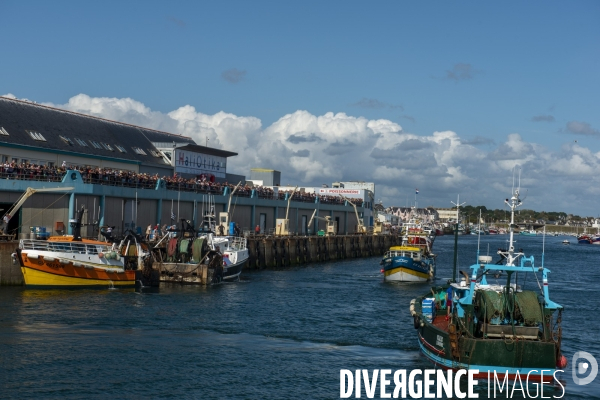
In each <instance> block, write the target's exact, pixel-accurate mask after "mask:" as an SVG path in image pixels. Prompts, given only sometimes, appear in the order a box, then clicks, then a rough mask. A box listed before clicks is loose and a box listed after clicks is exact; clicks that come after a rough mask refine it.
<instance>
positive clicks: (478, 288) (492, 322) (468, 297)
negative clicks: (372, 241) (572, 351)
mask: <svg viewBox="0 0 600 400" xmlns="http://www.w3.org/2000/svg"><path fill="white" fill-rule="evenodd" d="M506 203H507V204H508V205H509V207H510V208H511V224H510V228H509V234H510V240H509V248H508V250H506V251H502V250H501V251H499V252H498V254H499V255H500V256H501V258H502V260H503V262H502V264H500V265H498V264H493V263H492V262H491V261H492V260H491V259H492V257H491V256H481V257H478V259H477V261H478V262H477V263H475V264H474V265H472V266H471V267H470V270H471V271H470V273H468V274H467V273H465V272H462V275H463V278H462V280H461V281H460V282H456V279H455V277H453V279H452V281H453V282H452V283H451V284H450V285H447V286H440V287H435V288H433V289H432V290H431V291H430V292H428V293H426V294H424V295H423V296H421V297H418V298H416V299H414V300H413V301H411V304H410V311H411V314H412V316H413V318H414V326H415V329H416V330H417V337H418V342H419V347H420V349H421V352H422V353H423V354H424V355H425V356H426V357H427V358H428V359H429V360H430V361H432V362H433V363H434V364H435V365H437V366H440V367H442V368H444V369H450V370H455V371H457V370H460V369H472V370H478V371H479V372H478V374H476V377H478V378H490V375H488V374H491V376H492V377H493V376H494V375H496V376H498V377H500V379H503V378H504V377H505V376H507V375H508V377H509V379H514V378H515V377H516V376H517V375H518V376H520V377H523V376H527V377H528V379H530V380H544V381H546V380H549V379H550V380H551V379H553V373H554V372H555V371H556V369H557V368H559V369H564V368H565V367H566V363H567V361H566V358H565V357H564V356H563V355H562V354H561V335H562V328H561V319H562V310H563V307H562V306H560V305H559V304H557V303H555V302H554V301H552V300H551V299H550V295H549V289H548V274H549V272H550V271H549V270H548V269H546V268H544V266H543V264H542V265H541V266H539V267H538V266H536V265H535V263H534V257H533V256H531V257H526V256H525V254H524V253H522V251H515V249H514V240H513V234H514V231H513V229H514V228H513V227H514V211H515V209H516V208H517V207H518V206H519V205H521V201H520V200H519V191H518V190H516V191H515V192H514V194H513V196H512V198H511V200H510V201H509V200H507V201H506ZM542 260H543V257H542ZM527 274H534V275H536V276H535V278H533V279H531V278H530V279H529V282H530V283H533V285H531V286H532V287H533V289H527V288H525V287H521V286H520V285H522V282H524V281H525V279H526V278H520V277H521V276H523V275H527ZM538 274H540V275H541V279H539V280H538V276H537V275H538ZM455 275H456V273H455ZM517 277H519V280H518V282H517ZM492 279H493V280H494V281H495V282H494V283H491V282H489V281H491V280H492ZM539 281H541V282H542V283H543V286H542V284H540V282H539ZM536 282H537V283H538V286H536V285H535V283H536ZM538 289H539V290H538ZM447 307H448V309H449V316H446V313H447V311H446V310H447ZM436 311H437V312H441V314H442V315H436ZM542 371H544V372H542Z"/></svg>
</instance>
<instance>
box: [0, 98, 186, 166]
mask: <svg viewBox="0 0 600 400" xmlns="http://www.w3.org/2000/svg"><path fill="white" fill-rule="evenodd" d="M0 127H2V128H4V130H6V132H8V135H4V134H0V146H3V145H4V146H10V147H19V148H27V149H30V150H41V151H47V152H55V153H56V152H59V153H63V154H65V153H73V154H77V155H80V156H81V155H82V156H86V155H87V156H93V157H101V158H106V159H117V160H123V161H126V162H136V163H143V164H146V165H162V166H164V165H165V162H164V160H163V158H162V157H156V156H155V155H153V154H152V153H153V152H154V153H155V154H156V152H155V150H156V149H155V147H154V145H153V144H152V142H177V143H187V144H190V145H195V143H194V141H193V140H192V139H191V138H188V137H185V136H179V135H173V134H170V133H167V132H160V131H156V130H152V129H147V128H142V127H138V126H135V125H129V124H124V123H120V122H115V121H110V120H106V119H102V118H97V117H92V116H89V115H84V114H78V113H74V112H70V111H65V110H60V109H57V108H52V107H48V106H42V105H39V104H35V103H30V102H27V101H21V100H14V99H8V98H6V97H1V96H0ZM42 139H43V140H42ZM82 143H85V144H86V146H83V145H82ZM119 148H121V149H122V150H124V151H125V152H122V151H121V150H120V149H119ZM144 153H145V154H144Z"/></svg>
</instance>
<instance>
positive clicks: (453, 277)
mask: <svg viewBox="0 0 600 400" xmlns="http://www.w3.org/2000/svg"><path fill="white" fill-rule="evenodd" d="M451 203H452V204H454V205H455V206H456V226H455V228H454V268H453V269H452V283H456V265H457V264H458V226H459V225H458V218H459V209H460V206H462V205H463V204H465V203H462V204H461V203H460V195H458V196H457V197H456V203H455V202H453V201H451Z"/></svg>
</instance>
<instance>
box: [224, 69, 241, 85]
mask: <svg viewBox="0 0 600 400" xmlns="http://www.w3.org/2000/svg"><path fill="white" fill-rule="evenodd" d="M245 77H246V71H240V70H239V69H237V68H233V69H228V70H227V71H223V72H222V73H221V78H223V79H225V80H226V81H227V82H229V83H239V82H241V81H242V80H243V79H244V78H245Z"/></svg>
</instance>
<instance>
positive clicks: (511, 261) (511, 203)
mask: <svg viewBox="0 0 600 400" xmlns="http://www.w3.org/2000/svg"><path fill="white" fill-rule="evenodd" d="M504 203H505V204H507V205H508V207H509V208H510V225H509V226H508V232H509V242H508V251H505V252H500V251H499V252H498V253H500V254H503V255H505V256H506V265H511V266H514V265H515V261H516V260H517V258H519V257H520V256H522V255H523V253H519V252H515V246H514V233H515V227H516V225H515V210H516V209H517V207H520V206H521V205H522V204H523V203H522V202H521V199H519V189H516V190H515V191H514V194H513V196H512V197H511V198H510V200H509V199H506V200H504Z"/></svg>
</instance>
